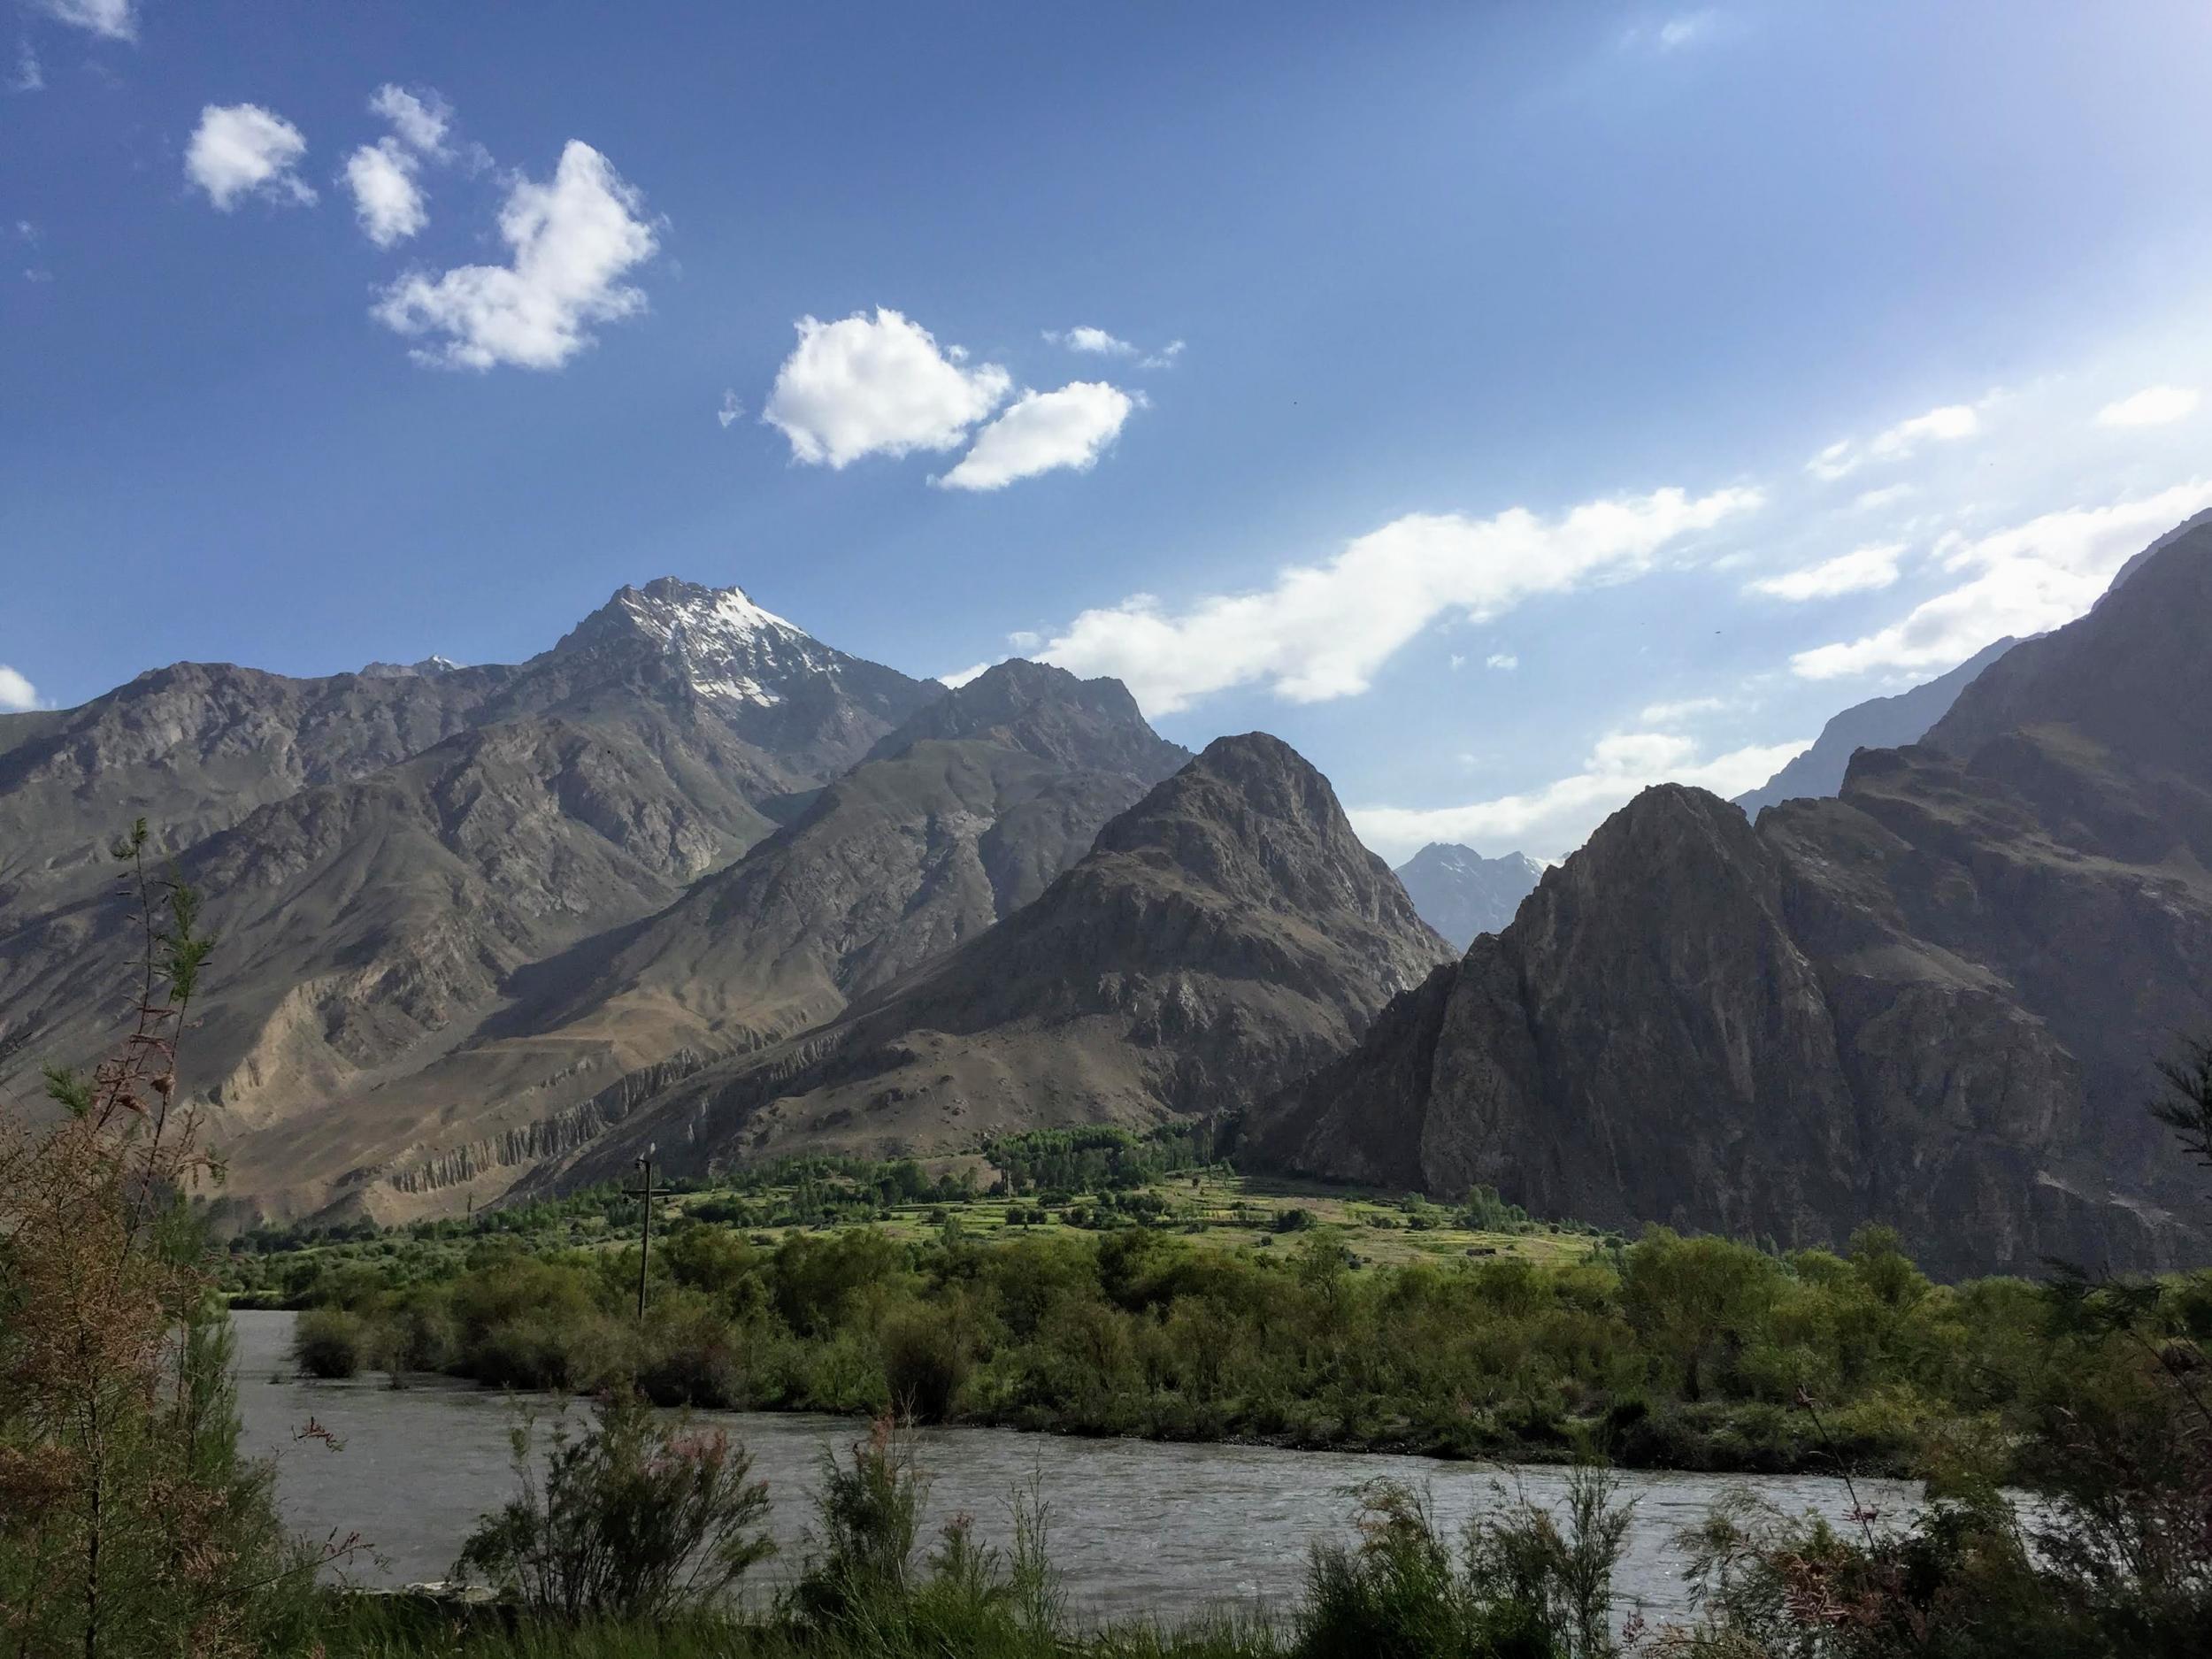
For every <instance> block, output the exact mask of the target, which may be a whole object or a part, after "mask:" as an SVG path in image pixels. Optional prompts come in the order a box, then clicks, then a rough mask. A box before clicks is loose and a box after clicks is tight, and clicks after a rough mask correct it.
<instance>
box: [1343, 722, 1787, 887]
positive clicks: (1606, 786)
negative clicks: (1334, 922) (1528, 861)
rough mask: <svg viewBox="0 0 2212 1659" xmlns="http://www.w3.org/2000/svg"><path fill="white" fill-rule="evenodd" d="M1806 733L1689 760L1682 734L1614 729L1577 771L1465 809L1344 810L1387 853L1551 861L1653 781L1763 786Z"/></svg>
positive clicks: (1733, 789)
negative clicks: (1426, 850) (1523, 856)
mask: <svg viewBox="0 0 2212 1659" xmlns="http://www.w3.org/2000/svg"><path fill="white" fill-rule="evenodd" d="M1809 741H1811V740H1809V739H1804V740H1801V741H1797V742H1794V743H1764V744H1759V745H1756V746H1754V747H1751V748H1747V749H1732V750H1730V751H1729V752H1728V753H1726V754H1723V755H1716V756H1714V757H1712V758H1711V759H1709V760H1701V759H1699V758H1698V751H1697V745H1696V743H1695V742H1694V741H1691V740H1690V739H1689V738H1686V737H1681V736H1678V735H1676V734H1674V733H1668V732H1615V733H1609V734H1608V735H1606V736H1604V737H1601V738H1600V739H1599V740H1598V741H1597V744H1596V746H1595V747H1594V749H1592V750H1591V752H1590V756H1589V758H1588V759H1587V760H1586V761H1585V762H1584V763H1583V767H1582V770H1581V771H1580V772H1575V773H1573V774H1572V775H1571V776H1569V777H1565V778H1560V779H1557V780H1554V781H1553V782H1550V783H1548V784H1545V785H1544V786H1542V787H1540V788H1537V789H1532V790H1529V791H1526V792H1525V793H1523V794H1519V795H1499V796H1496V797H1494V799H1491V800H1487V801H1473V802H1470V803H1468V804H1466V805H1465V806H1448V807H1387V806H1379V807H1361V808H1355V809H1354V810H1352V811H1351V812H1350V814H1349V815H1348V816H1349V817H1350V818H1351V820H1352V827H1353V828H1354V829H1356V831H1358V832H1359V837H1360V839H1361V840H1362V841H1365V842H1366V843H1367V844H1368V846H1370V847H1371V848H1373V849H1375V850H1376V851H1377V852H1379V853H1380V854H1382V855H1383V856H1384V857H1386V858H1397V857H1401V856H1404V855H1406V854H1408V853H1410V852H1412V851H1414V850H1415V849H1417V848H1420V847H1422V846H1425V845H1426V844H1427V843H1428V842H1430V841H1461V842H1464V843H1466V844H1467V845H1469V846H1472V847H1475V848H1477V849H1485V850H1487V849H1495V850H1496V851H1498V852H1505V851H1509V850H1510V849H1514V848H1522V849H1525V850H1528V851H1530V852H1531V853H1532V855H1533V856H1537V857H1540V858H1546V859H1550V858H1557V857H1561V856H1564V855H1565V854H1567V853H1569V852H1571V851H1572V850H1573V849H1575V848H1577V847H1579V846H1580V845H1581V844H1582V843H1583V842H1584V841H1586V840H1588V839H1589V835H1590V832H1591V831H1592V830H1594V829H1595V828H1596V827H1597V826H1598V825H1599V824H1601V823H1602V822H1603V821H1604V820H1605V819H1606V818H1608V817H1609V816H1610V815H1611V814H1612V813H1614V812H1616V811H1617V810H1619V809H1620V808H1621V807H1623V806H1624V805H1626V804H1627V803H1629V801H1631V800H1632V799H1633V798H1634V797H1635V795H1637V793H1638V792H1639V791H1640V790H1642V789H1644V788H1646V787H1649V786H1650V785H1652V784H1655V783H1683V784H1692V785H1694V786H1696V787H1699V788H1701V789H1710V790H1711V791H1712V792H1713V793H1714V794H1715V795H1721V796H1724V797H1725V796H1729V795H1741V794H1742V793H1743V792H1744V791H1745V790H1746V789H1748V788H1750V787H1753V786H1754V785H1755V784H1761V783H1764V782H1765V781H1766V780H1768V779H1769V778H1770V777H1772V776H1773V775H1774V774H1775V772H1777V771H1778V770H1779V769H1780V768H1781V767H1782V766H1784V765H1785V764H1787V763H1788V762H1789V761H1790V760H1791V759H1792V758H1793V757H1795V756H1796V755H1798V754H1799V753H1801V751H1802V750H1803V749H1804V748H1805V747H1806V744H1807V743H1808V742H1809Z"/></svg>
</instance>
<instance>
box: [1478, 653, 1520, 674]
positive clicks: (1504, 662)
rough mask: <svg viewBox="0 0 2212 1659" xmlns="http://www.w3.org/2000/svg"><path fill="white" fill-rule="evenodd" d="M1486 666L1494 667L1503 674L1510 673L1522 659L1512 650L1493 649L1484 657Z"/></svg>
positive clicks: (1483, 663) (1483, 661)
mask: <svg viewBox="0 0 2212 1659" xmlns="http://www.w3.org/2000/svg"><path fill="white" fill-rule="evenodd" d="M1482 665H1483V666H1484V667H1485V668H1494V669H1496V670H1497V671H1498V672H1500V673H1502V674H1509V673H1511V672H1513V671H1514V670H1515V669H1517V668H1518V667H1519V666H1520V665H1521V659H1520V658H1519V657H1516V656H1514V655H1513V653H1512V652H1510V651H1493V652H1491V653H1490V655H1489V656H1487V657H1484V658H1483V659H1482Z"/></svg>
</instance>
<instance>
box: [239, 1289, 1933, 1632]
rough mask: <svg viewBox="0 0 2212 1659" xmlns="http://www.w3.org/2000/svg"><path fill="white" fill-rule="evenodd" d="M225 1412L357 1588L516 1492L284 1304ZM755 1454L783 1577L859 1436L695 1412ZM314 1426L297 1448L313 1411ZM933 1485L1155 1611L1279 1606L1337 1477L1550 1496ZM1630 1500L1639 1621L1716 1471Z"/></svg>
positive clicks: (1289, 1474)
mask: <svg viewBox="0 0 2212 1659" xmlns="http://www.w3.org/2000/svg"><path fill="white" fill-rule="evenodd" d="M234 1317H235V1319H236V1323H237V1327H238V1347H239V1403H240V1407H241V1413H242V1417H243V1420H244V1427H245V1444H246V1447H247V1449H248V1450H249V1451H250V1452H251V1453H252V1454H254V1455H265V1456H272V1457H274V1458H275V1459H276V1463H277V1493H278V1498H279V1502H280V1503H281V1505H282V1507H283V1509H284V1512H285V1515H286V1517H287V1518H288V1520H289V1521H290V1523H291V1524H292V1525H293V1526H294V1527H295V1528H296V1529H297V1530H298V1531H300V1532H304V1533H306V1534H308V1535H309V1536H310V1537H311V1538H313V1539H316V1540H320V1539H322V1538H323V1537H324V1536H325V1535H326V1534H336V1535H338V1536H341V1537H342V1536H344V1535H346V1534H349V1533H357V1534H358V1535H359V1536H360V1538H361V1540H363V1543H364V1544H365V1547H366V1548H365V1551H364V1552H363V1553H362V1554H360V1555H357V1556H356V1557H355V1558H354V1560H353V1562H352V1564H351V1566H350V1567H349V1568H348V1569H347V1570H346V1575H347V1576H348V1577H349V1578H352V1579H354V1580H355V1581H357V1582H360V1583H364V1584H371V1585H390V1584H407V1583H414V1582H419V1581H420V1580H424V1579H429V1578H444V1577H446V1576H447V1574H448V1571H449V1569H450V1568H451V1566H452V1564H453V1558H454V1556H455V1555H456V1554H457V1552H458V1550H459V1548H460V1545H461V1540H463V1538H465V1536H466V1535H467V1533H468V1532H469V1530H470V1528H471V1527H472V1525H474V1524H475V1522H476V1519H477V1517H478V1516H480V1515H481V1514H482V1513H483V1512H484V1511H486V1510H487V1509H492V1508H494V1507H495V1506H496V1505H497V1504H499V1503H500V1502H502V1501H503V1499H505V1498H506V1497H507V1496H508V1494H510V1493H511V1491H512V1489H513V1486H514V1475H513V1471H512V1468H511V1450H510V1445H509V1430H510V1428H511V1425H512V1423H513V1421H514V1410H515V1406H514V1402H511V1400H510V1399H508V1398H507V1397H506V1396H504V1395H502V1394H498V1393H496V1392H494V1391H492V1390H489V1389H484V1388H479V1387H476V1386H472V1385H470V1384H465V1383H457V1382H453V1381H449V1380H444V1379H419V1380H418V1382H417V1383H416V1385H415V1386H412V1387H409V1388H405V1389H399V1390H394V1389H392V1388H389V1387H388V1386H385V1384H384V1382H383V1380H382V1379H380V1378H370V1377H364V1378H360V1379H355V1380H351V1381H348V1382H313V1381H305V1380H284V1381H273V1380H271V1379H272V1378H273V1377H275V1376H278V1375H279V1374H281V1375H282V1376H283V1377H285V1378H286V1379H289V1378H290V1377H291V1371H292V1366H291V1362H290V1346H291V1327H292V1319H293V1316H292V1315H290V1314H288V1313H267V1312H242V1313H239V1314H237V1315H235V1316H234ZM699 1416H700V1417H701V1418H702V1419H703V1420H704V1421H707V1422H711V1423H713V1424H716V1425H720V1426H723V1427H726V1428H727V1429H728V1430H729V1431H730V1432H731V1433H732V1435H733V1436H734V1437H736V1438H738V1439H741V1440H743V1442H744V1444H745V1446H746V1447H747V1448H748V1449H749V1450H750V1451H751V1453H752V1455H753V1466H754V1473H755V1475H756V1477H757V1478H758V1479H765V1480H766V1481H767V1483H768V1489H769V1494H770V1496H771V1498H772V1502H773V1504H774V1509H773V1516H772V1526H771V1530H772V1532H774V1533H775V1535H776V1538H777V1540H778V1541H779V1542H780V1544H781V1545H782V1554H781V1555H780V1558H779V1560H778V1561H777V1562H775V1563H771V1569H772V1570H771V1571H769V1572H768V1573H767V1574H766V1575H765V1578H766V1580H767V1581H769V1582H772V1581H773V1580H774V1579H775V1578H777V1577H778V1576H780V1573H779V1570H780V1571H789V1570H790V1568H791V1567H792V1566H793V1564H794V1563H795V1561H796V1560H797V1558H798V1555H799V1554H800V1552H801V1551H802V1550H803V1548H804V1541H805V1533H806V1529H807V1526H808V1525H809V1523H810V1520H811V1517H812V1511H811V1509H810V1501H811V1495H812V1494H813V1492H814V1489H815V1484H816V1483H815V1471H816V1466H817V1463H818V1460H819V1458H820V1456H821V1453H822V1448H825V1447H831V1448H837V1449H839V1450H841V1449H842V1448H844V1447H846V1446H847V1445H849V1444H850V1443H851V1441H852V1440H855V1439H856V1438H857V1437H858V1435H859V1434H860V1433H861V1432H863V1429H864V1425H861V1424H859V1423H857V1422H856V1421H854V1420H852V1419H849V1418H844V1417H815V1416H797V1415H791V1414H784V1413H769V1412H703V1413H700V1414H699ZM310 1421H312V1422H313V1423H314V1424H316V1425H319V1426H320V1427H321V1428H322V1429H325V1430H327V1431H328V1432H329V1433H330V1435H331V1436H332V1437H333V1439H334V1440H335V1442H336V1448H335V1449H334V1448H333V1447H332V1445H331V1444H330V1443H329V1442H327V1441H325V1440H322V1439H320V1438H319V1437H309V1438H305V1439H302V1438H299V1435H300V1431H301V1430H302V1429H303V1428H305V1427H306V1425H308V1424H309V1422H310ZM918 1446H919V1461H920V1463H921V1467H922V1469H923V1471H924V1472H925V1473H926V1475H927V1476H928V1478H929V1481H930V1494H929V1496H930V1501H929V1510H930V1515H931V1517H932V1526H931V1530H932V1531H933V1530H934V1526H935V1525H937V1524H941V1522H942V1520H943V1519H944V1518H945V1517H949V1516H951V1515H954V1514H956V1513H959V1512H962V1511H965V1512H966V1513H968V1514H969V1515H971V1516H972V1517H974V1518H975V1524H976V1531H977V1533H978V1535H979V1537H981V1538H983V1539H984V1540H987V1541H989V1542H994V1543H1000V1544H1003V1543H1004V1542H1005V1541H1006V1540H1007V1538H1008V1535H1009V1534H1010V1531H1011V1527H1010V1522H1009V1518H1008V1514H1007V1499H1008V1495H1009V1494H1010V1493H1011V1492H1012V1491H1014V1490H1015V1489H1016V1488H1017V1487H1018V1486H1026V1484H1027V1483H1028V1482H1030V1481H1031V1480H1032V1479H1035V1480H1037V1481H1038V1483H1039V1484H1040V1486H1041V1490H1042V1494H1043V1496H1044V1499H1045V1502H1047V1504H1048V1506H1049V1518H1050V1525H1051V1548H1052V1556H1053V1559H1054V1562H1055V1563H1056V1565H1057V1566H1058V1567H1059V1568H1060V1569H1061V1571H1063V1573H1064V1577H1065V1579H1066V1584H1067V1589H1068V1593H1069V1599H1070V1601H1071V1604H1072V1606H1073V1607H1074V1608H1075V1609H1077V1610H1078V1611H1079V1613H1081V1614H1083V1615H1085V1616H1087V1617H1094V1618H1125V1617H1160V1618H1162V1619H1164V1620H1168V1621H1172V1620H1174V1619H1177V1618H1180V1617H1187V1616H1190V1615H1192V1614H1195V1613H1198V1612H1201V1611H1204V1610H1207V1609H1217V1608H1220V1607H1224V1606H1243V1607H1252V1606H1255V1605H1260V1606H1265V1607H1271V1608H1275V1609H1281V1608H1283V1607H1286V1605H1288V1604H1289V1603H1290V1602H1291V1601H1294V1600H1295V1598H1296V1596H1297V1594H1298V1591H1299V1587H1300V1582H1301V1579H1302V1574H1303V1572H1304V1570H1305V1563H1306V1557H1307V1551H1308V1548H1309V1546H1310V1544H1312V1543H1314V1542H1316V1541H1321V1540H1336V1539H1344V1538H1348V1537H1349V1536H1350V1531H1351V1529H1350V1525H1349V1516H1350V1509H1351V1505H1350V1501H1349V1499H1348V1496H1347V1489H1348V1488H1349V1487H1350V1486H1354V1485H1356V1484H1357V1483H1358V1482H1361V1481H1363V1480H1369V1479H1375V1478H1377V1477H1379V1476H1392V1477H1396V1478H1398V1479H1406V1480H1410V1481H1413V1482H1415V1483H1417V1484H1422V1485H1425V1486H1427V1488H1428V1489H1429V1492H1430V1494H1431V1496H1432V1502H1433V1503H1434V1505H1435V1509H1436V1511H1437V1514H1438V1516H1439V1517H1440V1518H1441V1519H1442V1520H1443V1521H1444V1522H1445V1523H1446V1524H1447V1525H1448V1526H1449V1527H1451V1528H1452V1529H1453V1531H1454V1532H1456V1531H1457V1529H1458V1528H1459V1526H1460V1525H1463V1523H1464V1522H1465V1520H1466V1519H1467V1518H1468V1517H1470V1516H1471V1515H1473V1514H1475V1513H1476V1512H1477V1511H1478V1509H1480V1508H1483V1507H1485V1506H1487V1505H1490V1504H1494V1502H1497V1498H1496V1491H1495V1483H1496V1482H1498V1481H1500V1480H1504V1481H1507V1482H1509V1483H1510V1482H1513V1481H1518V1482H1519V1483H1520V1484H1521V1486H1523V1488H1524V1489H1525V1491H1526V1492H1527V1494H1528V1495H1529V1496H1531V1497H1532V1498H1534V1499H1536V1500H1537V1501H1539V1502H1555V1501H1556V1500H1557V1499H1558V1498H1559V1497H1560V1495H1561V1494H1562V1491H1563V1486H1564V1479H1563V1474H1562V1472H1561V1471H1558V1470H1555V1469H1549V1468H1542V1467H1534V1466H1508V1467H1498V1466H1494V1465H1480V1464H1472V1463H1440V1462H1436V1461H1434V1460H1432V1459H1429V1458H1422V1457H1398V1456H1384V1455H1363V1454H1357V1453H1336V1452H1294V1451H1277V1450H1271V1449H1268V1448H1258V1447H1244V1446H1182V1445H1160V1444H1156V1443H1154V1442H1150V1441H1143V1440H1077V1439H1071V1438H1066V1437H1063V1436H1059V1435H1048V1434H1021V1433H1017V1432H1013V1431H1011V1430H1006V1429H958V1428H954V1429H932V1430H927V1431H925V1432H922V1433H921V1434H920V1435H919V1436H918ZM1627 1479H1628V1481H1629V1485H1630V1490H1631V1491H1632V1493H1633V1494H1634V1495H1635V1496H1636V1498H1637V1500H1638V1502H1637V1507H1636V1511H1635V1519H1634V1525H1633V1527H1632V1531H1631V1532H1630V1535H1629V1541H1628V1548H1627V1555H1626V1559H1625V1561H1624V1563H1623V1566H1622V1570H1621V1572H1620V1573H1619V1575H1618V1577H1617V1579H1616V1589H1617V1591H1618V1592H1619V1593H1620V1595H1621V1598H1622V1600H1623V1601H1624V1603H1625V1604H1628V1605H1632V1606H1638V1607H1640V1608H1641V1609H1643V1610H1644V1611H1645V1613H1646V1615H1647V1617H1649V1618H1651V1619H1652V1620H1653V1621H1654V1622H1656V1621H1658V1620H1661V1619H1664V1618H1667V1617H1679V1616H1681V1615H1682V1614H1683V1613H1684V1612H1685V1610H1686V1596H1685V1591H1684V1587H1683V1585H1682V1583H1681V1580H1680V1577H1679V1574H1680V1571H1681V1557H1680V1555H1679V1554H1678V1552H1677V1550H1676V1548H1675V1547H1674V1542H1673V1540H1674V1536H1675V1534H1676V1533H1677V1532H1678V1531H1679V1530H1680V1529H1681V1528H1682V1527H1684V1526H1686V1525H1689V1524H1691V1523H1692V1522H1694V1521H1696V1520H1697V1519H1699V1518H1700V1517H1702V1516H1703V1514H1704V1513H1705V1511H1706V1509H1707V1508H1708V1507H1709V1505H1710V1503H1711V1502H1712V1501H1713V1499H1714V1498H1715V1497H1717V1495H1718V1494H1720V1493H1721V1492H1722V1491H1723V1490H1724V1489H1725V1488H1726V1487H1727V1486H1729V1485H1731V1484H1732V1480H1731V1479H1727V1478H1721V1477H1716V1476H1709V1475H1688V1474H1632V1475H1630V1476H1629V1477H1628V1478H1627ZM1748 1484H1750V1485H1752V1486H1755V1487H1756V1488H1757V1489H1758V1490H1759V1492H1760V1493H1761V1494H1762V1495H1763V1496H1765V1497H1766V1498H1767V1499H1768V1500H1769V1501H1770V1502H1773V1503H1775V1504H1777V1505H1779V1506H1780V1507H1782V1508H1784V1509H1788V1510H1791V1511H1793V1512H1794V1511H1801V1510H1807V1509H1813V1510H1817V1511H1819V1512H1821V1513H1823V1514H1824V1515H1827V1516H1829V1517H1832V1518H1833V1519H1836V1520H1839V1521H1840V1520H1842V1519H1844V1518H1845V1517H1846V1516H1847V1513H1848V1511H1849V1509H1850V1500H1849V1498H1848V1497H1847V1495H1846V1494H1845V1491H1844V1487H1843V1483H1842V1482H1841V1481H1839V1480H1834V1479H1823V1478H1815V1477H1782V1476H1761V1477H1754V1478H1751V1479H1750V1480H1749V1481H1748ZM1858 1491H1859V1495H1860V1497H1861V1498H1862V1499H1863V1501H1865V1502H1869V1503H1870V1504H1874V1505H1878V1506H1880V1507H1882V1508H1884V1509H1886V1510H1887V1511H1888V1512H1889V1513H1891V1514H1893V1515H1895V1514H1901V1513H1902V1512H1903V1511H1904V1510H1906V1509H1909V1508H1910V1507H1911V1506H1912V1505H1913V1504H1914V1503H1915V1502H1916V1499H1917V1497H1918V1492H1917V1489H1916V1487H1914V1486H1909V1485H1906V1484H1904V1483H1901V1482H1898V1481H1881V1480H1861V1481H1859V1482H1858Z"/></svg>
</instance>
